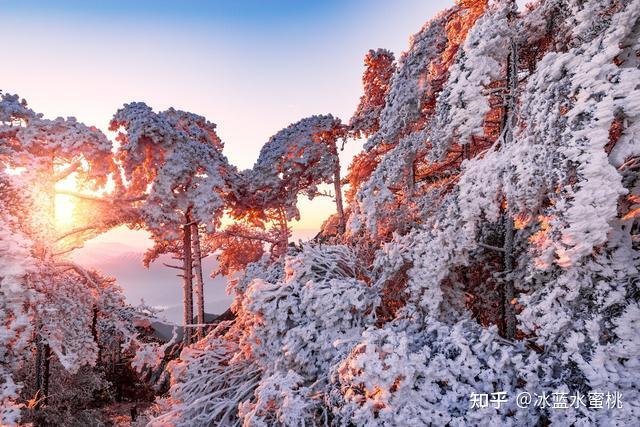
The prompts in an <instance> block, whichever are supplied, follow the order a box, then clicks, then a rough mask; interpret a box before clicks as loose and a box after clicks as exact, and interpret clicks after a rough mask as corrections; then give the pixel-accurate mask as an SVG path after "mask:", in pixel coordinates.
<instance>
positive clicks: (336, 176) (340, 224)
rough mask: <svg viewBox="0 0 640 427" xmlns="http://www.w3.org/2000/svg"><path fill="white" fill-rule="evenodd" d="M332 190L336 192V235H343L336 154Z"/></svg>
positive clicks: (340, 187) (343, 225)
mask: <svg viewBox="0 0 640 427" xmlns="http://www.w3.org/2000/svg"><path fill="white" fill-rule="evenodd" d="M333 189H334V191H335V192H336V211H337V212H338V233H340V234H342V233H344V229H345V220H344V207H343V206H342V185H341V183H340V161H339V160H338V155H337V154H336V165H335V167H334V170H333Z"/></svg>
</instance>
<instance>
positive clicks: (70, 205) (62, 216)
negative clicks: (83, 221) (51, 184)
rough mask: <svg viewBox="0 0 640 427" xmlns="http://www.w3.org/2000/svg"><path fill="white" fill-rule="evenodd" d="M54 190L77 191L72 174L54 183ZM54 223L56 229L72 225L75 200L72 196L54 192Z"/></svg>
mask: <svg viewBox="0 0 640 427" xmlns="http://www.w3.org/2000/svg"><path fill="white" fill-rule="evenodd" d="M56 190H67V191H77V186H76V180H75V177H74V176H73V175H71V176H69V177H67V178H66V179H64V180H62V181H60V182H58V183H57V184H56ZM55 206H56V209H55V225H56V228H58V229H66V228H69V227H71V226H72V225H73V221H74V217H73V210H74V207H75V201H74V197H73V196H68V195H66V194H56V204H55Z"/></svg>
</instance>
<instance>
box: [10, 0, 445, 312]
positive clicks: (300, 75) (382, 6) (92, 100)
mask: <svg viewBox="0 0 640 427" xmlns="http://www.w3.org/2000/svg"><path fill="white" fill-rule="evenodd" d="M452 4H453V1H452V0H444V1H425V0H398V1H393V2H391V1H386V0H344V1H339V0H327V1H322V2H311V1H309V2H301V1H295V0H280V1H260V0H251V1H249V0H237V1H212V2H205V1H182V2H177V1H175V0H174V1H165V0H160V1H150V0H145V1H135V2H132V1H124V0H117V1H110V2H93V1H82V0H65V1H32V0H20V1H18V0H0V5H1V6H2V17H3V22H2V25H0V38H1V39H2V40H4V41H5V46H6V47H7V48H6V50H5V53H4V55H3V67H2V69H1V70H2V71H0V89H2V90H3V91H5V92H9V93H18V94H19V95H20V96H21V97H24V98H26V99H27V101H28V102H29V104H30V106H31V107H32V108H33V109H34V110H36V111H38V112H41V113H44V115H45V116H46V117H50V118H53V117H57V116H75V117H77V118H78V120H80V121H82V122H85V123H86V124H90V125H96V126H98V127H99V128H101V129H102V130H103V131H105V132H106V133H107V135H108V136H109V137H110V138H113V134H111V133H108V132H107V124H108V122H109V120H110V118H111V116H112V115H113V113H114V112H115V111H116V110H117V109H118V108H119V107H120V106H121V105H122V104H123V103H125V102H131V101H143V102H146V103H147V104H148V105H150V106H151V107H152V108H154V109H156V110H163V109H166V108H168V107H169V106H173V107H175V108H178V109H182V110H187V111H191V112H194V113H197V114H200V115H203V116H206V117H207V118H208V119H209V120H210V121H212V122H214V123H216V124H217V125H218V133H219V135H220V137H221V138H222V140H223V141H224V143H225V150H224V151H225V154H226V155H227V157H228V158H229V160H230V161H231V162H232V163H233V164H235V165H237V166H238V167H239V168H241V169H244V168H249V167H251V166H252V165H253V163H254V161H255V159H256V158H257V156H258V152H259V150H260V147H261V146H262V145H263V144H264V143H265V142H266V141H267V140H268V139H269V137H270V136H271V135H273V134H274V133H275V132H277V131H278V130H280V129H282V128H283V127H286V126H287V125H289V124H290V123H292V122H295V121H297V120H299V119H301V118H303V117H306V116H309V115H312V114H326V113H332V114H334V115H335V116H338V117H340V118H341V119H342V120H343V121H347V120H348V119H349V116H350V115H351V113H352V112H353V111H354V109H355V107H356V105H357V103H358V100H359V97H360V95H361V93H362V88H361V76H362V71H363V58H364V55H365V53H366V52H367V50H368V49H372V48H373V49H375V48H379V47H384V48H388V49H390V50H392V51H393V52H394V53H395V54H396V57H398V56H399V55H400V52H401V51H403V50H406V48H407V46H408V40H409V37H410V36H411V35H412V34H414V33H416V32H417V31H418V30H419V29H420V27H421V26H422V25H423V24H424V23H425V22H426V21H427V20H428V19H429V18H430V17H432V16H434V15H435V14H436V13H437V12H439V11H440V10H442V9H444V8H446V7H449V6H451V5H452ZM360 149H361V143H359V142H353V141H352V142H350V143H349V144H348V146H347V147H346V150H345V152H344V153H343V154H342V156H341V157H342V163H343V166H346V165H348V162H349V160H350V158H351V156H352V155H353V154H354V153H356V152H357V151H359V150H360ZM334 210H335V207H334V204H333V202H332V201H331V200H329V199H326V198H325V199H322V200H318V201H313V202H308V201H301V213H302V221H301V223H299V224H293V226H294V229H297V230H298V234H299V235H300V234H305V230H308V229H317V227H318V226H319V225H320V224H321V223H322V221H323V220H324V219H325V218H326V217H327V216H328V215H330V214H332V213H333V212H334ZM114 233H115V234H114ZM114 233H109V235H108V236H105V237H103V238H102V240H100V239H99V240H98V243H100V242H102V244H106V243H105V242H111V246H109V247H110V248H111V249H112V253H111V254H109V255H110V256H112V258H113V257H116V256H122V255H123V254H125V255H126V254H127V253H128V252H132V253H134V252H135V253H138V254H139V252H140V250H141V249H140V248H143V247H144V246H145V245H147V244H148V242H147V241H146V240H145V239H146V237H145V236H144V235H140V234H135V233H131V232H128V233H127V232H124V231H122V230H119V231H117V232H114ZM118 233H120V234H118ZM115 243H119V244H121V245H117V246H116V245H115ZM122 245H124V246H122ZM127 248H128V249H127ZM94 249H95V248H94ZM91 253H93V252H91V247H90V248H89V249H87V250H86V251H85V253H84V254H80V255H81V256H84V257H85V258H87V257H89V258H91V256H92V255H89V254H91ZM107 258H108V256H107ZM98 261H100V260H96V267H104V266H103V265H102V264H100V262H98ZM109 265H110V267H108V268H107V267H104V268H107V269H112V271H106V272H107V273H108V274H112V275H114V276H116V278H118V279H119V281H120V282H121V283H123V286H124V287H125V291H126V292H127V296H128V297H129V298H131V299H135V298H137V297H138V296H139V295H138V294H140V295H142V296H144V297H145V298H146V297H147V296H148V298H147V302H149V303H151V304H156V302H154V300H153V298H154V297H155V295H154V292H153V288H151V287H145V288H144V289H146V290H143V291H140V288H136V289H137V291H136V292H137V293H133V294H132V292H133V291H132V289H133V288H135V287H136V286H138V285H139V284H137V283H136V284H135V286H134V283H133V281H137V280H144V279H143V278H142V277H143V276H140V277H138V276H136V277H138V278H136V279H131V278H130V279H127V280H129V281H128V282H127V280H122V278H121V277H119V275H120V276H123V275H124V273H123V272H122V271H120V270H119V269H118V267H117V265H118V264H117V263H111V264H109ZM165 270H166V269H165ZM136 274H137V273H136ZM169 274H170V276H169V277H171V278H172V279H171V280H175V279H173V276H172V273H169ZM158 277H159V276H158ZM156 279H157V280H163V279H158V278H157V277H156ZM156 279H154V280H156ZM145 286H146V285H145ZM138 291H140V292H138ZM175 292H177V293H178V294H179V287H178V286H176V287H175ZM134 294H135V295H134ZM222 294H224V292H222ZM216 295H217V294H216ZM170 297H171V300H173V298H174V296H173V295H171V296H170ZM212 298H214V299H215V296H214V297H212ZM177 301H178V302H179V301H180V298H179V297H178V299H177ZM132 302H137V301H132ZM157 305H163V302H161V301H160V302H157ZM216 310H217V309H216Z"/></svg>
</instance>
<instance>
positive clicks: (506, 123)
mask: <svg viewBox="0 0 640 427" xmlns="http://www.w3.org/2000/svg"><path fill="white" fill-rule="evenodd" d="M515 7H516V6H515V5H514V8H515ZM507 87H508V88H509V99H508V100H507V102H505V107H504V117H503V130H504V140H503V143H504V145H505V146H507V145H509V144H512V143H513V129H514V126H515V123H514V121H515V107H516V101H515V100H516V95H517V91H518V51H517V46H516V42H515V40H513V39H512V40H511V49H510V52H509V56H508V58H507ZM507 209H508V207H507ZM503 224H504V246H503V249H504V258H503V262H504V273H505V277H504V284H503V286H504V288H503V295H504V297H503V300H502V304H503V313H504V322H503V324H504V335H505V338H508V339H514V338H515V337H516V314H515V310H514V303H515V301H514V298H515V286H514V284H513V278H512V277H509V275H510V273H511V272H512V271H513V268H514V265H513V263H514V256H513V250H514V248H513V240H514V234H515V230H514V224H513V218H512V217H511V215H510V214H509V212H508V211H505V212H504V214H503Z"/></svg>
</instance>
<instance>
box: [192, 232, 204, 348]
mask: <svg viewBox="0 0 640 427" xmlns="http://www.w3.org/2000/svg"><path fill="white" fill-rule="evenodd" d="M191 237H192V243H193V263H194V267H195V272H196V286H195V295H196V322H197V323H198V328H197V340H198V341H199V340H201V339H202V338H203V337H204V326H203V325H204V281H203V279H202V252H201V250H200V232H199V230H198V225H197V224H193V225H192V227H191Z"/></svg>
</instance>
